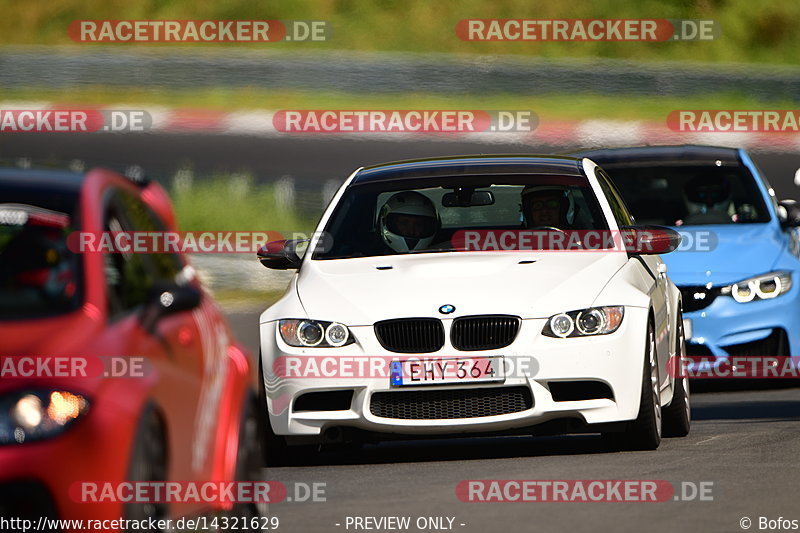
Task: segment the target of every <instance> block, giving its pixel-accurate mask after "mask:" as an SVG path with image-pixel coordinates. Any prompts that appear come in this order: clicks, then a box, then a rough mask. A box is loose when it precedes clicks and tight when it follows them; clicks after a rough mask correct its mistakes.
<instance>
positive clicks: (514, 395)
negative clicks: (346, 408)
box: [369, 386, 533, 420]
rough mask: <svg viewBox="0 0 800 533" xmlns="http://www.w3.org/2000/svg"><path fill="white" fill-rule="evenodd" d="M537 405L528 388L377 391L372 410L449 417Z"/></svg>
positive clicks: (379, 413)
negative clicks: (534, 403)
mask: <svg viewBox="0 0 800 533" xmlns="http://www.w3.org/2000/svg"><path fill="white" fill-rule="evenodd" d="M531 407H533V396H532V395H531V391H530V389H529V388H528V387H524V386H518V387H492V388H485V389H477V388H476V389H455V390H452V389H451V390H431V391H398V392H376V393H375V394H373V395H372V399H371V400H370V406H369V410H370V412H371V413H372V414H373V415H375V416H379V417H381V418H396V419H400V420H447V419H455V418H480V417H484V416H497V415H506V414H509V413H518V412H520V411H525V410H527V409H530V408H531Z"/></svg>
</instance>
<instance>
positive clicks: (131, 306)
mask: <svg viewBox="0 0 800 533" xmlns="http://www.w3.org/2000/svg"><path fill="white" fill-rule="evenodd" d="M103 224H104V227H103V230H104V231H107V232H112V233H113V232H120V231H131V227H130V225H129V223H128V221H127V220H126V218H125V216H124V213H123V211H122V209H121V208H120V205H119V201H118V196H116V195H114V196H111V197H110V198H109V203H108V204H107V206H106V210H105V213H104V222H103ZM103 269H104V271H105V276H106V287H107V289H108V290H107V292H108V306H109V315H110V316H111V317H112V319H113V318H116V317H119V316H121V315H125V314H128V313H130V312H132V311H134V310H135V309H136V308H138V307H139V306H141V305H143V304H144V303H145V302H146V301H147V292H148V290H149V288H150V285H151V283H152V280H151V279H150V277H149V276H148V272H147V269H146V267H145V262H144V260H143V256H142V255H141V254H135V253H125V254H123V253H104V255H103Z"/></svg>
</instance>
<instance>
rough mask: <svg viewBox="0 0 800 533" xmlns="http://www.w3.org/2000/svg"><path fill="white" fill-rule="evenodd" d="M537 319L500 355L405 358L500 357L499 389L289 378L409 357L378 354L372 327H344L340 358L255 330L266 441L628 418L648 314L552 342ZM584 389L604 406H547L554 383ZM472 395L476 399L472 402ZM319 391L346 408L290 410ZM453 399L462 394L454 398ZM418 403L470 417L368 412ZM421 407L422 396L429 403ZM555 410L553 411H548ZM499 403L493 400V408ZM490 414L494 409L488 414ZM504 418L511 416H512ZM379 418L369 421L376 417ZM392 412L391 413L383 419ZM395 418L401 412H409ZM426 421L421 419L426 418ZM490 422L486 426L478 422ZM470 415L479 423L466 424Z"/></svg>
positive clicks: (268, 328)
mask: <svg viewBox="0 0 800 533" xmlns="http://www.w3.org/2000/svg"><path fill="white" fill-rule="evenodd" d="M442 322H443V324H444V328H445V338H448V339H449V333H450V325H451V322H452V320H443V321H442ZM545 322H546V321H545V320H544V319H530V320H523V321H522V326H521V328H520V331H519V334H518V335H517V337H516V339H515V340H514V342H513V343H512V344H511V345H509V346H507V347H505V348H502V349H499V350H489V351H480V352H466V351H457V350H455V349H454V348H453V347H452V346H451V345H450V344H449V342H446V343H445V346H444V347H443V348H442V349H441V350H439V351H437V352H433V353H428V354H413V355H412V357H416V358H425V357H428V358H432V359H440V358H447V357H486V356H489V355H502V356H503V357H504V358H505V359H506V362H507V368H508V373H507V374H506V377H505V380H504V381H502V382H499V383H484V384H474V385H467V384H455V385H426V386H416V387H392V386H391V385H390V378H389V375H388V363H386V366H387V370H386V372H385V375H380V376H376V375H375V374H374V373H373V372H370V373H369V374H368V375H359V376H358V377H348V376H345V375H342V373H339V374H337V373H336V372H335V371H334V373H333V374H330V373H329V374H327V375H324V376H323V375H314V376H309V375H292V376H287V375H285V374H286V373H285V372H280V371H277V370H275V369H276V368H279V367H281V364H280V362H281V361H286V359H287V358H300V359H302V358H317V359H320V358H340V359H341V358H367V359H380V361H381V363H380V364H384V362H385V361H387V360H389V359H398V360H399V359H402V358H404V357H408V354H398V353H393V352H389V351H387V350H385V349H384V348H383V347H382V346H381V345H380V343H379V342H378V341H377V339H376V338H375V335H374V333H373V328H372V326H357V327H351V328H350V329H351V331H352V333H353V335H354V337H355V338H356V343H354V344H351V345H348V346H344V347H341V348H293V347H290V346H287V345H286V344H285V343H284V342H283V341H282V339H280V337H279V335H278V334H277V331H276V326H277V323H276V322H274V321H272V322H265V323H263V324H261V348H262V357H263V368H264V374H265V375H264V381H265V387H266V390H267V407H268V409H269V416H270V420H271V424H272V428H273V431H274V432H275V433H276V434H277V435H283V436H290V437H320V436H324V434H325V433H326V432H327V431H328V430H330V429H333V428H337V429H342V428H354V429H358V430H363V431H367V432H370V433H383V434H399V435H437V434H438V435H453V434H460V433H494V432H505V431H509V430H514V429H518V428H527V427H529V426H535V425H538V424H542V423H545V422H548V421H551V420H555V419H573V420H576V421H578V422H580V423H585V424H588V425H593V424H613V423H617V422H624V421H628V420H633V419H634V418H636V416H637V413H638V410H639V399H640V393H641V380H642V365H643V362H644V347H645V332H646V327H647V310H646V309H640V308H626V310H625V319H624V320H623V323H622V325H621V326H620V328H619V330H617V331H616V332H615V333H613V334H610V335H602V336H597V337H584V338H571V339H555V338H550V337H545V336H543V335H541V330H542V328H543V326H544V324H545ZM581 381H591V382H593V383H594V384H600V386H599V387H596V388H598V389H602V388H603V386H605V388H606V389H607V390H608V391H609V392H610V393H609V394H606V395H602V394H601V395H599V396H608V397H596V398H589V399H578V400H573V399H569V395H567V398H566V399H565V398H564V397H561V398H558V397H556V398H554V393H553V390H551V389H553V385H552V384H553V383H556V382H557V383H568V382H581ZM478 390H481V391H482V394H477V395H475V394H474V392H475V391H478ZM521 390H525V391H527V392H528V394H529V395H530V399H531V401H530V404H529V406H525V408H523V409H522V410H520V409H519V408H518V406H519V404H514V405H516V406H517V407H515V408H512V409H510V410H509V411H510V412H500V413H498V412H497V411H491V410H489V411H486V412H485V413H482V412H481V411H480V410H474V405H469V404H468V403H467V404H465V403H464V402H465V401H467V400H465V399H464V398H463V397H464V396H469V395H474V396H476V397H477V398H478V400H477V401H486V402H489V403H491V402H492V401H493V400H486V397H487V396H499V397H507V396H509V394H510V393H511V392H512V391H517V392H520V391H521ZM326 391H352V397H351V400H350V401H349V404H348V405H344V406H339V407H340V408H337V409H336V410H307V409H298V408H297V399H298V398H299V397H301V396H303V395H305V394H307V393H314V392H326ZM459 391H463V394H462V393H460V392H459ZM411 392H417V393H419V394H418V395H417V396H416V398H415V401H420V400H421V401H424V400H425V398H426V394H427V395H433V396H436V397H437V398H439V399H441V398H445V400H447V398H451V399H452V400H453V401H455V402H460V403H458V404H457V405H456V407H458V405H461V406H462V407H463V406H464V405H467V406H468V407H469V408H471V409H473V410H472V411H468V410H467V411H458V410H457V409H456V413H460V412H470V413H471V416H461V415H456V416H458V417H456V418H452V417H450V418H430V417H428V418H415V415H414V414H413V409H411V411H410V412H411V413H412V414H411V417H410V418H409V417H406V418H398V417H396V415H388V416H384V415H385V413H387V411H381V410H380V409H376V408H375V405H374V402H375V399H376V395H379V394H380V395H381V397H382V398H384V399H386V398H392V397H393V396H394V395H395V394H407V393H411ZM428 397H430V396H428ZM557 400H562V401H557ZM501 403H502V400H501ZM492 405H494V404H492ZM512 411H513V412H512ZM376 412H377V413H378V415H381V416H378V415H376ZM388 412H391V411H388ZM404 412H409V411H408V410H406V411H404ZM428 412H429V411H428ZM486 413H489V414H488V415H487V416H482V414H486ZM475 415H478V416H475Z"/></svg>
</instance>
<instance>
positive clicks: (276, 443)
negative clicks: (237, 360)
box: [255, 350, 289, 466]
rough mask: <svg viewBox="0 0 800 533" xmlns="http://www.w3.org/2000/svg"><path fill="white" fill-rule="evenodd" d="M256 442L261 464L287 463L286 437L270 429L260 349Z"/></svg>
mask: <svg viewBox="0 0 800 533" xmlns="http://www.w3.org/2000/svg"><path fill="white" fill-rule="evenodd" d="M255 417H256V422H257V429H258V442H259V444H260V449H261V450H260V451H261V464H262V466H285V465H287V464H288V463H289V447H288V446H287V445H286V439H284V438H283V437H281V436H280V435H276V434H275V433H274V432H273V431H272V424H270V421H269V410H268V409H267V391H266V388H265V386H264V369H263V367H262V363H261V351H260V350H259V352H258V405H257V408H256V413H255Z"/></svg>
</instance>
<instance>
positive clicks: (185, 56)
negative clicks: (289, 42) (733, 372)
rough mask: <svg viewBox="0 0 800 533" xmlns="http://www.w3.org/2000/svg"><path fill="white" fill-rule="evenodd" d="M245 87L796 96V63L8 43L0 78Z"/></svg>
mask: <svg viewBox="0 0 800 533" xmlns="http://www.w3.org/2000/svg"><path fill="white" fill-rule="evenodd" d="M98 85H100V86H110V87H162V88H169V89H174V88H186V87H244V86H258V87H264V88H268V89H319V90H337V91H347V92H355V93H365V92H388V93H391V92H433V93H450V94H452V93H486V92H491V93H514V94H532V95H533V94H545V93H581V92H595V93H598V92H599V93H604V94H616V95H626V94H640V95H642V94H643V95H647V94H653V95H662V96H685V95H690V94H698V93H714V92H719V91H721V90H722V91H731V92H740V93H743V94H757V95H758V96H759V97H761V98H765V99H798V98H800V68H796V67H768V66H762V65H749V64H748V65H740V64H691V63H665V62H646V63H645V62H633V61H619V60H610V59H592V60H591V61H588V60H548V59H539V58H529V57H509V56H486V55H449V54H400V53H355V52H347V53H345V52H342V53H337V52H323V51H317V52H313V53H312V52H308V51H288V52H287V51H285V50H284V51H281V52H276V51H274V50H267V51H262V50H242V49H230V48H227V49H226V48H219V49H208V48H205V49H203V50H202V51H198V50H196V49H194V50H188V49H186V48H185V47H184V48H179V49H176V48H169V49H164V48H158V49H144V48H142V49H138V50H131V49H130V48H122V47H99V48H96V47H93V46H88V45H87V46H86V47H84V48H81V49H78V48H77V47H40V46H33V47H24V48H20V47H13V48H4V49H2V50H1V51H0V87H2V88H25V87H36V86H38V87H48V88H56V89H68V88H73V87H84V86H98Z"/></svg>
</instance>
